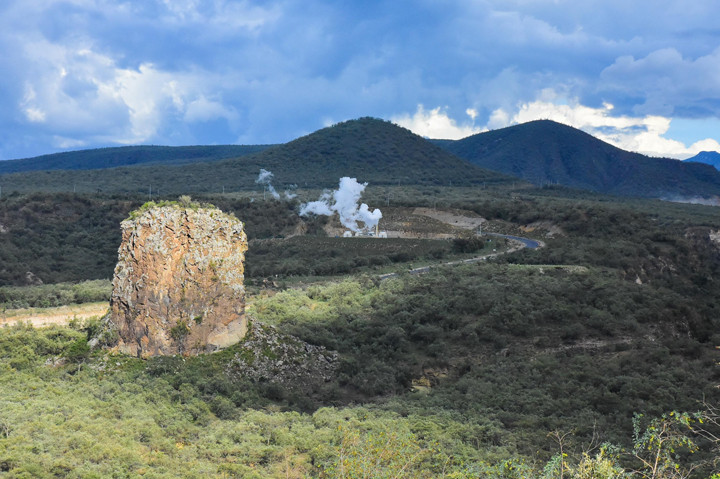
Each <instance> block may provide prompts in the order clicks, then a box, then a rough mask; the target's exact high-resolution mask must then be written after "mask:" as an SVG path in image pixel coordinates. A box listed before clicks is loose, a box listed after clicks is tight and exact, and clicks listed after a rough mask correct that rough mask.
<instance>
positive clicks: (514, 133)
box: [0, 118, 720, 198]
mask: <svg viewBox="0 0 720 479" xmlns="http://www.w3.org/2000/svg"><path fill="white" fill-rule="evenodd" d="M228 156H229V157H228ZM210 162H212V163H210ZM13 168H14V169H15V170H17V169H18V168H20V169H24V171H23V172H18V173H13V174H9V173H10V172H11V171H14V170H13ZM39 168H44V170H38V169H39ZM261 168H264V169H267V170H270V171H272V172H273V173H274V175H275V185H276V186H277V187H280V188H282V187H283V185H285V186H288V185H297V186H300V187H301V188H328V187H334V186H335V185H336V184H337V181H338V179H339V178H340V177H343V176H351V177H356V178H358V180H360V181H363V182H365V181H367V182H369V183H371V184H373V185H437V186H473V185H479V184H488V183H494V182H497V183H502V182H509V181H513V179H512V178H511V177H514V178H521V179H524V180H527V181H529V182H531V183H534V184H537V185H548V184H558V185H563V186H567V187H572V188H578V189H583V190H590V191H595V192H598V193H604V194H614V195H622V196H639V197H651V198H667V197H672V198H682V197H692V198H698V197H703V198H709V197H715V196H720V172H719V171H718V170H716V169H715V168H714V167H713V166H711V165H709V164H704V163H698V162H694V161H679V160H673V159H669V158H650V157H647V156H645V155H641V154H639V153H632V152H628V151H624V150H622V149H620V148H617V147H614V146H612V145H610V144H608V143H605V142H603V141H601V140H599V139H597V138H595V137H593V136H591V135H589V134H587V133H585V132H583V131H581V130H578V129H575V128H572V127H570V126H567V125H562V124H560V123H556V122H553V121H549V120H539V121H533V122H529V123H524V124H521V125H515V126H511V127H507V128H503V129H500V130H494V131H489V132H485V133H479V134H476V135H473V136H470V137H467V138H464V139H461V140H426V139H423V138H421V137H420V136H418V135H416V134H414V133H412V132H411V131H410V130H407V129H405V128H402V127H400V126H398V125H396V124H394V123H391V122H388V121H384V120H379V119H376V118H360V119H356V120H349V121H345V122H342V123H338V124H336V125H333V126H331V127H327V128H322V129H320V130H318V131H316V132H314V133H311V134H309V135H306V136H303V137H301V138H298V139H296V140H293V141H291V142H288V143H285V144H280V145H255V146H237V145H225V146H195V147H146V146H139V147H123V148H107V149H100V150H84V151H79V152H68V153H61V154H56V155H46V156H42V157H37V158H30V159H26V160H12V161H4V162H0V187H2V188H3V191H6V192H11V191H19V192H31V191H52V192H61V191H77V192H95V191H103V192H118V193H133V192H135V193H137V192H148V193H149V192H150V191H156V192H157V191H160V192H162V193H164V194H176V193H190V194H194V193H212V192H220V191H226V188H227V189H228V191H235V190H238V189H240V190H250V189H256V188H258V186H257V184H256V183H255V179H256V178H257V175H258V173H259V171H260V169H261ZM32 170H37V171H32ZM3 173H5V174H3ZM506 175H511V177H509V176H506Z"/></svg>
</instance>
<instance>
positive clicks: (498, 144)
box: [433, 120, 720, 198]
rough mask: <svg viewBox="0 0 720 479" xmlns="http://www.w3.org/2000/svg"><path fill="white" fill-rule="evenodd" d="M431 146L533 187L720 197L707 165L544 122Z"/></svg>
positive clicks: (719, 178)
mask: <svg viewBox="0 0 720 479" xmlns="http://www.w3.org/2000/svg"><path fill="white" fill-rule="evenodd" d="M433 143H435V144H436V145H438V146H440V147H442V148H444V149H446V150H447V151H449V152H451V153H453V154H455V155H457V156H459V157H461V158H465V159H466V160H468V161H470V162H472V163H473V164H475V165H478V166H481V167H483V168H487V169H490V170H493V171H499V172H502V173H505V174H508V175H512V176H516V177H519V178H523V179H525V180H527V181H530V182H532V183H534V184H537V185H544V184H560V185H565V186H569V187H573V188H581V189H586V190H591V191H597V192H601V193H608V194H614V195H626V196H643V197H653V198H666V197H667V198H670V197H672V198H675V197H681V196H685V197H692V198H694V197H698V196H700V197H709V196H717V195H720V172H718V171H717V170H716V169H715V168H713V167H709V166H707V165H704V164H699V163H691V162H681V161H678V160H672V159H668V158H650V157H647V156H644V155H641V154H639V153H631V152H628V151H624V150H621V149H619V148H616V147H614V146H612V145H610V144H608V143H605V142H603V141H600V140H598V139H597V138H594V137H593V136H591V135H588V134H587V133H584V132H582V131H580V130H577V129H575V128H572V127H569V126H566V125H562V124H560V123H556V122H553V121H550V120H539V121H531V122H528V123H524V124H521V125H516V126H511V127H507V128H502V129H499V130H494V131H489V132H485V133H478V134H476V135H473V136H470V137H467V138H464V139H462V140H433Z"/></svg>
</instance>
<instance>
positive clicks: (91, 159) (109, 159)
mask: <svg viewBox="0 0 720 479" xmlns="http://www.w3.org/2000/svg"><path fill="white" fill-rule="evenodd" d="M271 146H273V145H209V146H152V145H139V146H119V147H112V148H95V149H90V150H77V151H66V152H62V153H53V154H50V155H42V156H36V157H33V158H23V159H19V160H6V161H0V174H5V173H20V172H23V171H41V170H96V169H105V168H116V167H120V166H133V165H141V164H150V163H164V164H172V165H180V164H185V163H193V162H198V161H217V160H222V159H227V158H237V157H239V156H244V155H249V154H251V153H258V152H260V151H263V150H265V149H267V148H270V147H271Z"/></svg>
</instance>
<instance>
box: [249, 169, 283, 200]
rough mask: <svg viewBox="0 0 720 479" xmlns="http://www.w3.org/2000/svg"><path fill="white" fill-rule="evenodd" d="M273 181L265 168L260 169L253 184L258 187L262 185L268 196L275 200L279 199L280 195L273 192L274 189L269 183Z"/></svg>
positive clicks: (271, 175)
mask: <svg viewBox="0 0 720 479" xmlns="http://www.w3.org/2000/svg"><path fill="white" fill-rule="evenodd" d="M272 179H273V174H272V173H271V172H269V171H268V170H266V169H265V168H260V174H259V175H258V177H257V180H255V183H257V184H259V185H264V186H265V187H266V188H267V190H268V191H269V192H270V194H271V195H272V196H273V198H275V199H276V200H279V199H280V193H278V192H277V191H275V188H274V187H273V185H272V184H271V183H270V182H271V181H272Z"/></svg>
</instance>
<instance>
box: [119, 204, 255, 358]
mask: <svg viewBox="0 0 720 479" xmlns="http://www.w3.org/2000/svg"><path fill="white" fill-rule="evenodd" d="M121 227H122V244H121V245H120V249H119V252H118V263H117V266H116V267H115V275H114V277H113V292H112V297H111V299H110V318H109V322H110V325H111V327H112V328H113V329H114V330H115V331H116V332H117V337H118V343H117V345H116V346H115V348H116V349H117V350H118V351H120V352H123V353H126V354H130V355H133V356H139V357H149V356H158V355H171V354H184V355H190V354H198V353H201V352H211V351H215V350H218V349H221V348H224V347H227V346H230V345H232V344H234V343H236V342H237V341H239V340H240V339H241V338H243V337H244V336H245V334H246V332H247V319H246V318H245V288H244V286H243V278H244V269H243V262H244V259H245V251H246V250H247V237H246V235H245V232H244V231H243V223H242V222H240V221H239V220H238V219H237V218H235V217H234V216H231V215H227V214H225V213H223V212H221V211H220V210H218V209H216V208H214V207H209V206H208V207H205V206H199V205H194V204H189V203H187V202H185V203H180V204H166V205H154V204H152V203H150V204H147V205H145V206H143V208H141V209H140V210H138V211H136V212H133V214H131V217H130V218H129V219H127V220H125V221H123V222H122V223H121Z"/></svg>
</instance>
